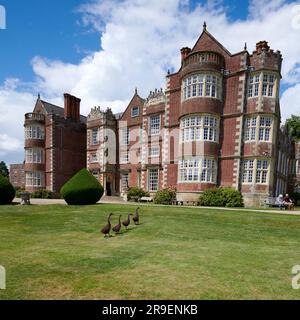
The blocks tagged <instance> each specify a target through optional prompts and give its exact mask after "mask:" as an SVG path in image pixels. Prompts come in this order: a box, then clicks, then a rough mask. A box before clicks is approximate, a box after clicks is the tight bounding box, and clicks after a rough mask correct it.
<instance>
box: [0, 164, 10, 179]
mask: <svg viewBox="0 0 300 320" xmlns="http://www.w3.org/2000/svg"><path fill="white" fill-rule="evenodd" d="M0 174H2V176H3V177H8V176H9V171H8V168H7V166H6V163H5V162H4V161H1V162H0Z"/></svg>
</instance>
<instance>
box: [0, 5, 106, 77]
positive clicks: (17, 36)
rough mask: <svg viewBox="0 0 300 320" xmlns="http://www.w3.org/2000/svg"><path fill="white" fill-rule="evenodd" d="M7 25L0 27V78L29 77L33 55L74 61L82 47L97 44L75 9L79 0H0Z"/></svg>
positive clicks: (96, 36)
mask: <svg viewBox="0 0 300 320" xmlns="http://www.w3.org/2000/svg"><path fill="white" fill-rule="evenodd" d="M0 4H2V5H4V6H5V8H6V15H7V29H6V30H0V43H1V47H2V50H1V51H0V61H4V62H5V63H3V64H2V63H1V68H0V81H1V82H2V81H3V80H4V79H5V78H7V77H20V78H22V79H23V80H24V81H31V80H32V78H33V76H34V74H33V71H32V67H31V64H30V61H31V59H32V58H33V57H34V56H44V57H47V58H49V59H53V60H57V59H59V60H62V61H66V62H71V63H78V62H79V61H80V60H81V59H82V58H83V57H84V56H85V52H86V51H95V50H98V49H99V46H100V36H99V34H98V33H96V32H94V31H91V30H88V29H85V28H84V27H83V26H82V24H80V23H79V21H80V14H79V13H78V12H76V11H77V10H76V9H77V8H78V7H79V6H80V4H82V1H80V0H67V1H61V0H26V1H24V0H0Z"/></svg>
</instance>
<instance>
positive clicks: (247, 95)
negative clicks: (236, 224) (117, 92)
mask: <svg viewBox="0 0 300 320" xmlns="http://www.w3.org/2000/svg"><path fill="white" fill-rule="evenodd" d="M181 58H182V61H181V67H180V69H179V70H178V71H177V72H175V73H172V74H171V73H168V75H167V76H166V88H165V90H162V89H160V90H157V89H156V90H155V91H153V92H150V94H149V96H148V97H147V98H146V99H143V98H141V97H140V96H139V94H138V92H137V90H136V91H135V93H134V96H133V98H132V100H131V102H130V103H129V105H128V107H127V108H126V110H125V111H124V113H122V114H118V115H114V114H113V113H112V111H111V110H110V109H107V110H106V111H103V110H101V109H100V107H96V108H93V109H92V110H91V113H90V114H89V115H88V117H87V122H86V125H85V121H83V120H82V117H79V104H80V100H79V99H77V98H75V97H72V96H70V95H65V109H64V112H63V116H61V115H58V114H57V112H52V113H51V112H50V113H49V112H47V111H45V104H46V103H45V102H42V101H40V100H38V102H37V105H36V107H35V110H34V113H33V114H31V115H26V121H25V126H26V124H27V123H30V122H32V121H34V122H36V123H42V125H44V126H45V139H44V140H39V141H35V140H33V141H32V140H31V139H28V140H26V142H25V148H32V147H36V148H43V149H44V150H45V156H46V161H45V163H44V164H35V165H34V167H31V165H29V164H27V163H26V164H25V171H28V170H30V171H32V170H39V171H42V172H45V187H46V188H49V189H51V190H58V187H59V186H60V185H61V184H62V183H63V182H64V181H65V180H66V179H67V178H68V177H69V176H70V175H71V173H72V172H75V171H76V170H77V169H79V168H81V167H82V166H85V163H86V164H87V167H88V169H89V170H90V171H91V172H92V173H93V174H94V176H95V177H96V178H97V179H98V180H99V181H100V182H101V183H102V184H103V186H104V189H105V193H106V194H107V195H122V196H126V193H127V190H128V188H129V187H133V186H139V187H141V188H143V189H145V190H147V191H149V192H150V193H151V194H154V193H155V192H156V191H157V190H159V189H161V188H165V187H167V186H174V187H176V188H177V197H178V200H196V199H198V197H199V194H200V193H201V192H203V191H205V190H207V189H208V188H211V187H214V186H226V187H233V188H235V189H238V190H240V191H241V192H242V193H243V195H244V200H245V204H246V205H247V206H260V205H261V204H262V203H263V201H264V200H265V199H266V198H267V197H268V196H276V195H278V194H279V193H285V192H288V191H289V192H290V191H293V189H294V187H295V185H296V184H297V183H298V184H299V180H300V171H299V172H298V175H296V173H295V170H294V168H295V163H296V162H295V159H296V160H297V159H298V162H299V161H300V156H299V154H300V152H299V145H296V146H295V145H293V144H292V142H291V141H290V140H289V138H288V135H287V133H286V132H284V131H282V130H281V129H280V119H281V118H280V104H279V86H280V80H281V64H282V56H281V53H280V52H279V51H276V52H275V51H273V50H272V49H270V47H269V46H268V43H267V42H266V41H260V42H258V43H257V45H256V49H255V51H253V52H252V53H249V52H248V51H247V48H246V46H245V48H244V50H243V51H241V52H239V53H236V54H231V53H230V52H229V51H228V50H227V49H225V48H224V47H223V46H222V45H221V44H220V43H219V42H218V41H217V40H216V39H215V38H214V37H213V36H212V35H211V34H210V33H209V32H208V31H207V29H206V26H204V29H203V32H202V34H201V36H200V37H199V39H198V40H197V42H196V44H195V46H194V47H193V48H192V49H190V48H187V47H185V48H183V49H181ZM49 108H50V107H49V106H48V109H49ZM55 108H57V107H53V110H54V111H55V110H57V109H55ZM50 109H51V108H50ZM59 113H61V110H60V111H59ZM85 139H86V140H85ZM84 140H85V141H86V145H87V149H85V142H84ZM60 141H61V142H60ZM295 155H296V156H295ZM297 157H298V158H297ZM83 158H84V159H83ZM71 159H72V161H71ZM297 179H298V180H297ZM297 181H298V182H297Z"/></svg>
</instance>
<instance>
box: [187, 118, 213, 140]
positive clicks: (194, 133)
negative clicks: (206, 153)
mask: <svg viewBox="0 0 300 320" xmlns="http://www.w3.org/2000/svg"><path fill="white" fill-rule="evenodd" d="M181 140H182V142H188V141H212V142H218V140H219V119H218V118H216V117H214V116H210V115H194V116H189V117H186V118H184V119H182V120H181Z"/></svg>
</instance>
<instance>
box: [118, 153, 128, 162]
mask: <svg viewBox="0 0 300 320" xmlns="http://www.w3.org/2000/svg"><path fill="white" fill-rule="evenodd" d="M128 162H129V154H128V151H125V152H122V153H121V155H120V164H127V163H128Z"/></svg>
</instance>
